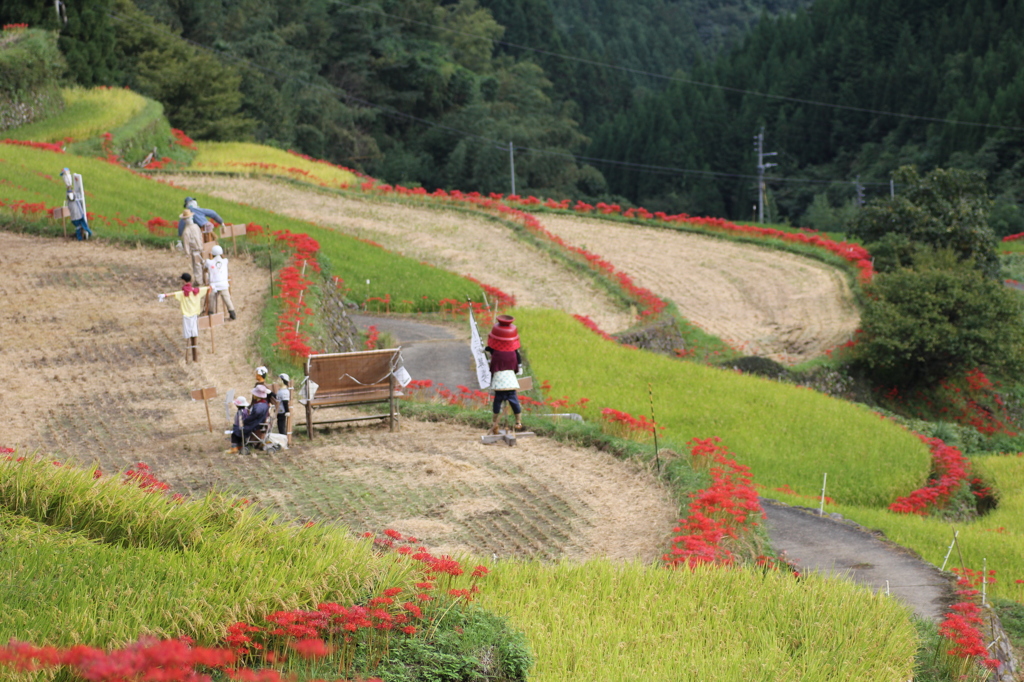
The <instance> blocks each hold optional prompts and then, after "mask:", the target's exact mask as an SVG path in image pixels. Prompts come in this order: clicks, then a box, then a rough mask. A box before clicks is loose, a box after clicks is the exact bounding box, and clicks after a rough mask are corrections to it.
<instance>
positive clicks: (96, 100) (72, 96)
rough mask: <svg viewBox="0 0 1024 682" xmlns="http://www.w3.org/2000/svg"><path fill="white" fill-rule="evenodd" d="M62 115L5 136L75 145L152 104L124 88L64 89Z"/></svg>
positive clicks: (111, 128)
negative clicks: (73, 141) (67, 141)
mask: <svg viewBox="0 0 1024 682" xmlns="http://www.w3.org/2000/svg"><path fill="white" fill-rule="evenodd" d="M62 94H63V96H64V111H62V112H61V113H59V114H57V115H56V116H52V117H50V118H47V119H45V120H42V121H36V122H35V123H30V124H28V125H24V126H19V127H17V128H12V129H11V130H9V131H7V132H6V133H4V134H5V136H6V137H9V138H11V139H14V140H32V141H33V142H61V141H63V140H66V139H68V138H70V139H72V140H75V141H82V140H87V139H89V138H92V137H97V136H98V135H102V134H103V133H105V132H108V131H113V130H115V129H116V128H120V127H121V126H123V125H125V124H127V123H128V122H129V121H131V120H132V118H134V117H135V116H136V115H138V114H139V113H141V112H142V110H143V109H145V108H146V106H147V104H148V103H153V104H155V102H153V101H152V100H148V99H146V98H145V97H143V96H142V95H140V94H138V93H135V92H132V91H131V90H127V89H125V88H93V89H85V88H65V89H64V90H63V91H62Z"/></svg>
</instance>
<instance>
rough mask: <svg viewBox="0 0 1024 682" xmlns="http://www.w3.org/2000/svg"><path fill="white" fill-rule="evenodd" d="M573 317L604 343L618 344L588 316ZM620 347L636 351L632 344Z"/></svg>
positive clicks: (617, 341)
mask: <svg viewBox="0 0 1024 682" xmlns="http://www.w3.org/2000/svg"><path fill="white" fill-rule="evenodd" d="M573 317H575V318H576V319H577V320H578V321H579V322H580V323H581V324H582V325H583V326H584V327H586V328H587V329H589V330H590V331H592V332H594V333H595V334H597V335H598V336H600V337H601V338H602V339H604V340H605V341H611V342H612V343H619V340H618V339H616V338H615V337H614V336H612V335H611V334H609V333H608V332H606V331H605V330H603V329H601V328H600V327H598V326H597V323H596V322H594V321H593V320H592V319H590V317H589V316H588V315H573ZM620 345H621V346H622V347H624V348H632V349H633V350H636V349H637V347H636V346H634V345H632V344H629V343H623V344H620ZM676 355H677V356H678V357H686V355H685V354H682V353H681V352H680V351H679V350H676Z"/></svg>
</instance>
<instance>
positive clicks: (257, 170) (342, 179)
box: [190, 142, 359, 187]
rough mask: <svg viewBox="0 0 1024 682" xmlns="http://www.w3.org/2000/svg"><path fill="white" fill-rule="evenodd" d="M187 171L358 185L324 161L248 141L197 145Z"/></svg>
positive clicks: (338, 184) (348, 175)
mask: <svg viewBox="0 0 1024 682" xmlns="http://www.w3.org/2000/svg"><path fill="white" fill-rule="evenodd" d="M197 146H198V148H199V153H198V154H197V155H196V157H195V158H194V159H192V165H191V166H190V168H192V169H195V170H204V171H230V172H233V173H252V174H254V175H280V176H284V177H287V178H292V179H295V180H305V181H307V182H312V183H315V184H324V185H330V186H331V187H338V186H341V185H346V186H347V185H351V184H353V183H355V182H358V180H359V178H357V177H356V175H355V174H354V173H351V172H349V171H347V170H344V169H342V168H339V167H337V166H334V165H332V164H330V163H327V162H325V161H316V160H310V159H305V158H302V157H301V156H297V155H295V154H290V153H288V152H286V151H285V150H283V149H277V148H275V147H268V146H266V145H262V144H254V143H251V142H199V143H198V144H197Z"/></svg>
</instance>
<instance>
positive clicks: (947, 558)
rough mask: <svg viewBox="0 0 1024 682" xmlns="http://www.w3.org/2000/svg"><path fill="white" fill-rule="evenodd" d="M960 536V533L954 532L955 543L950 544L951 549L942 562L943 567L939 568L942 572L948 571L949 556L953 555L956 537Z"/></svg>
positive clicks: (954, 541)
mask: <svg viewBox="0 0 1024 682" xmlns="http://www.w3.org/2000/svg"><path fill="white" fill-rule="evenodd" d="M957 535H960V531H958V530H955V531H953V542H951V543H949V549H947V550H946V556H945V558H944V559H943V560H942V566H941V567H940V568H939V570H940V571H945V570H946V562H947V561H949V555H950V554H952V553H953V545H955V544H956V536H957Z"/></svg>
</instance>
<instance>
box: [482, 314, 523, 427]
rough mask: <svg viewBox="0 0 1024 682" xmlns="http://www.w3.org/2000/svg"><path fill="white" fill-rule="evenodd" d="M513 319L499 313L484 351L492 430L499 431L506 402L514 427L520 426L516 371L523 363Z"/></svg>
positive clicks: (521, 425) (520, 409) (520, 412)
mask: <svg viewBox="0 0 1024 682" xmlns="http://www.w3.org/2000/svg"><path fill="white" fill-rule="evenodd" d="M514 320H515V318H513V317H512V316H511V315H498V317H497V320H496V322H495V325H494V327H493V328H492V329H491V333H490V334H488V335H487V347H486V348H484V351H485V352H488V353H490V354H491V360H490V368H491V390H492V391H494V404H493V406H492V410H493V412H494V419H493V420H492V421H491V433H493V434H497V433H498V419H499V417H500V414H501V408H502V405H503V404H504V403H505V402H508V404H509V405H510V406H511V407H512V411H513V412H514V413H515V415H516V426H515V428H516V430H521V429H522V428H523V422H522V417H521V415H522V412H523V408H522V407H521V406H520V405H519V396H518V394H517V393H516V391H518V390H519V380H518V379H517V378H516V373H517V372H518V371H519V370H520V367H521V366H522V364H523V358H522V356H521V355H520V354H519V331H518V330H517V329H516V326H515V325H514V324H512V322H513V321H514Z"/></svg>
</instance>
